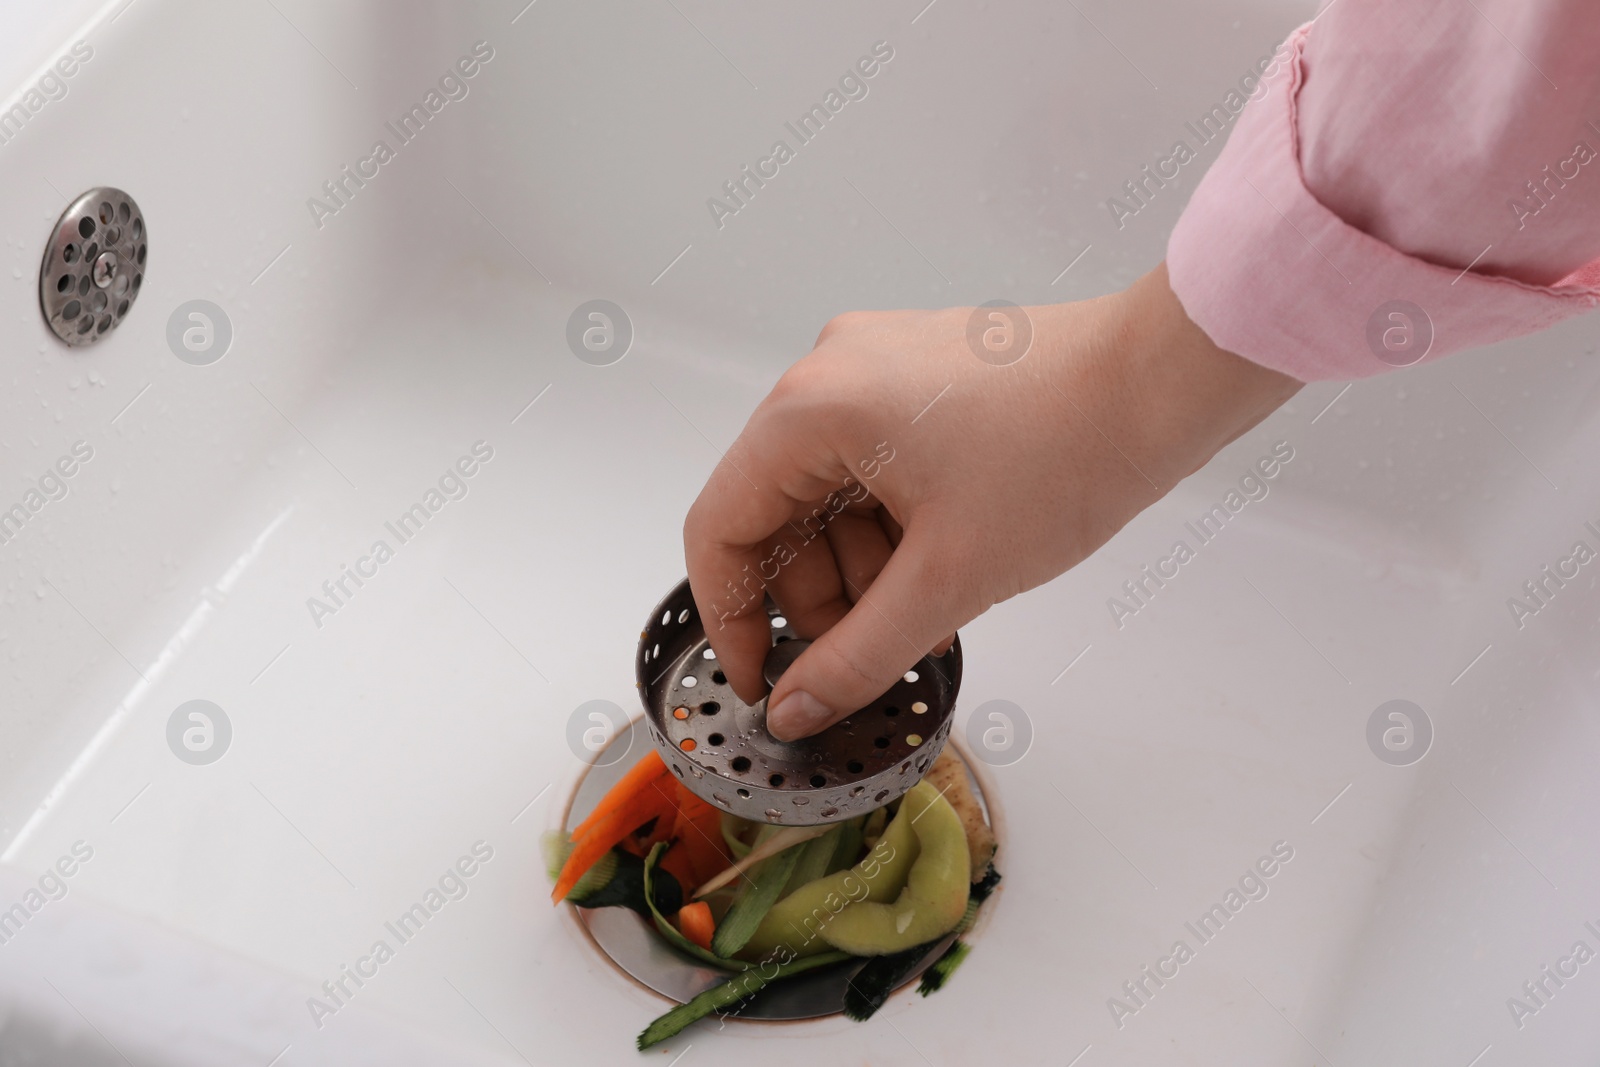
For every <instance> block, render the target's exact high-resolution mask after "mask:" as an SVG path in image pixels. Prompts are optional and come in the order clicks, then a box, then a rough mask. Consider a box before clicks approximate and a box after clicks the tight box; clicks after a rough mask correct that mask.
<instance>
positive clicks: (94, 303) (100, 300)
mask: <svg viewBox="0 0 1600 1067" xmlns="http://www.w3.org/2000/svg"><path fill="white" fill-rule="evenodd" d="M108 299H109V298H108V297H107V296H106V294H105V293H103V292H99V291H96V293H95V294H94V296H93V297H92V298H91V299H90V301H89V307H90V308H92V309H93V310H95V311H104V310H105V307H106V303H107V300H108Z"/></svg>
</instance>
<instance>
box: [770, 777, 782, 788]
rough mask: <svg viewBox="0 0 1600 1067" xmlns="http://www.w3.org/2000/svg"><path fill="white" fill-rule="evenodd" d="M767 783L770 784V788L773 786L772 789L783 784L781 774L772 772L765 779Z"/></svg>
mask: <svg viewBox="0 0 1600 1067" xmlns="http://www.w3.org/2000/svg"><path fill="white" fill-rule="evenodd" d="M767 784H768V785H770V786H772V788H774V789H776V788H778V787H779V786H780V785H782V784H783V775H781V774H774V775H773V776H772V777H770V778H768V779H767Z"/></svg>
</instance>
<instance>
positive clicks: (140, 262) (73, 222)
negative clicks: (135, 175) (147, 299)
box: [39, 186, 147, 347]
mask: <svg viewBox="0 0 1600 1067" xmlns="http://www.w3.org/2000/svg"><path fill="white" fill-rule="evenodd" d="M146 236H147V235H146V233H145V225H144V214H143V213H142V212H140V210H139V205H138V204H136V203H134V200H133V197H131V196H129V195H128V194H127V193H125V192H123V191H122V190H121V189H112V188H110V187H109V186H100V187H98V188H95V189H90V190H89V191H88V192H86V193H84V194H83V195H82V196H80V197H78V198H77V199H76V200H74V201H73V202H72V203H71V204H70V205H68V207H67V210H66V211H65V212H64V213H63V214H62V216H61V218H60V220H59V221H57V222H56V226H55V230H54V231H53V232H52V233H51V235H50V241H49V243H48V244H47V245H46V246H45V250H44V263H43V265H42V266H41V267H40V268H39V307H40V310H42V311H43V312H44V318H45V321H46V322H48V323H49V324H50V329H51V330H52V331H54V332H55V335H56V336H57V337H59V338H61V339H62V340H63V341H65V342H66V343H67V344H69V345H73V346H74V347H82V346H84V345H92V344H94V343H95V342H96V341H98V340H100V339H101V338H102V337H104V336H106V335H107V334H108V333H110V332H111V331H112V330H113V329H115V328H116V327H117V325H118V324H119V323H121V322H122V320H123V319H124V318H125V317H126V316H127V314H128V311H129V309H130V308H132V307H133V302H134V301H135V300H137V299H138V298H139V289H140V288H141V287H142V286H143V285H144V265H145V253H146V250H147V246H146Z"/></svg>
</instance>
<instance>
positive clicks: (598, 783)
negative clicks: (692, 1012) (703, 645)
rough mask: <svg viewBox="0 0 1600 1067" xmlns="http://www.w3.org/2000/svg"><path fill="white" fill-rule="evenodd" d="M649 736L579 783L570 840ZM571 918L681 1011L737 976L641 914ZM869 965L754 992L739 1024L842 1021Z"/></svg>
mask: <svg viewBox="0 0 1600 1067" xmlns="http://www.w3.org/2000/svg"><path fill="white" fill-rule="evenodd" d="M648 729H649V727H648V726H647V725H646V724H645V721H644V720H642V719H635V720H634V721H633V722H631V723H630V724H629V725H628V726H627V728H625V729H622V730H619V731H617V733H616V736H614V737H613V738H612V739H611V742H610V745H608V746H607V747H606V749H603V750H601V751H600V752H599V753H596V758H595V762H593V763H591V764H590V765H589V767H588V769H587V771H586V772H585V773H584V775H583V778H582V779H581V780H580V781H579V782H578V787H577V790H576V791H575V792H574V793H573V795H572V799H571V801H570V802H569V803H568V805H567V810H566V812H565V814H564V815H563V816H562V820H561V827H562V829H563V830H565V831H566V832H569V833H570V832H571V831H572V829H573V828H574V827H575V826H577V824H578V823H579V822H580V821H581V820H582V819H583V817H584V816H585V815H587V814H588V813H589V812H590V811H591V810H593V808H594V806H595V804H596V803H597V802H598V801H599V800H600V798H601V797H603V796H605V794H606V792H607V791H608V790H609V789H610V788H611V787H612V786H613V785H615V784H616V783H617V781H618V780H619V779H621V777H622V776H623V775H624V774H625V773H627V770H628V767H629V765H630V764H631V762H632V761H631V760H628V759H621V760H615V759H613V760H612V762H610V763H609V764H608V763H607V762H606V753H607V751H609V749H610V748H611V747H612V746H618V747H619V748H620V749H621V751H623V752H642V751H644V750H645V745H646V736H647V731H648ZM950 747H951V748H952V749H954V750H955V752H956V754H957V755H958V756H960V757H961V761H962V762H963V763H964V764H966V766H967V768H968V770H969V782H970V784H971V785H972V788H973V795H974V796H975V797H976V798H977V800H978V802H979V803H980V804H981V805H982V806H983V808H984V814H985V816H986V817H987V819H988V822H989V824H990V826H992V827H995V828H996V832H997V833H998V832H999V827H998V826H997V823H996V819H995V810H994V807H993V804H992V802H991V800H990V797H989V796H988V794H987V793H986V792H985V785H986V783H985V781H984V779H983V777H982V776H981V775H979V774H974V773H972V772H971V768H972V767H973V766H974V764H973V762H972V760H971V758H970V757H969V756H968V754H967V753H966V752H965V751H963V750H962V749H961V746H960V744H959V742H957V741H952V742H951V746H950ZM572 912H573V913H574V914H575V915H576V916H577V920H578V923H579V924H580V925H581V926H582V928H583V930H584V931H585V932H586V933H587V934H588V937H589V940H591V941H592V942H593V943H594V945H595V947H596V948H598V949H599V950H600V951H601V952H602V953H603V954H604V955H605V956H606V957H608V958H609V959H610V961H611V962H612V963H613V964H614V965H615V966H616V967H617V968H618V969H619V970H621V971H622V972H623V973H624V974H627V975H628V976H630V977H631V978H633V979H634V980H635V981H637V982H639V983H640V984H641V985H643V986H645V987H646V988H648V989H651V990H654V991H655V992H657V993H659V994H661V995H662V996H664V997H667V998H669V999H671V1000H674V1001H676V1002H678V1003H680V1004H683V1003H687V1002H688V1001H690V1000H692V999H693V998H694V997H696V996H698V995H699V994H701V993H703V992H705V991H706V990H707V989H710V988H712V987H713V986H716V985H719V984H720V983H722V982H723V981H725V980H726V979H727V978H728V976H729V974H730V973H732V972H722V971H719V970H717V969H716V968H714V967H709V966H707V965H705V964H703V963H700V962H698V961H695V960H691V959H690V958H689V957H687V956H684V955H681V954H679V953H678V952H677V950H675V949H673V948H672V947H671V946H670V945H668V944H667V943H666V942H665V941H663V940H662V939H661V936H660V935H659V934H657V933H656V932H655V930H654V929H652V928H651V927H650V926H649V924H648V923H646V922H645V920H644V919H643V918H641V917H640V916H639V915H638V913H636V912H634V911H631V910H629V909H627V908H583V907H574V908H572ZM955 936H956V935H955V934H953V933H952V934H950V935H948V936H946V937H944V938H941V939H940V940H939V941H938V942H936V943H935V944H934V945H933V946H932V947H931V948H930V949H929V950H928V952H927V954H926V955H925V956H924V957H923V958H922V959H921V960H920V961H918V963H917V965H916V966H915V967H913V968H912V969H911V970H910V971H909V972H908V973H907V974H906V976H905V979H904V981H903V982H902V983H901V984H900V985H899V986H897V987H896V988H897V989H903V988H905V986H906V985H910V984H912V983H914V982H915V981H917V979H918V978H920V977H921V976H922V972H923V971H924V970H926V969H927V968H928V967H929V966H931V965H932V964H933V962H934V961H935V960H937V959H938V958H939V957H940V956H941V955H943V954H944V951H945V949H947V948H948V947H949V945H950V943H951V942H952V941H954V940H955ZM968 939H969V940H970V935H969V937H968ZM864 965H865V961H864V960H855V961H850V962H847V963H841V964H838V965H836V966H833V967H824V968H820V969H818V970H816V971H810V972H807V973H805V974H799V975H795V976H793V977H791V978H786V979H785V980H783V981H782V982H776V983H774V984H772V985H770V986H768V987H766V988H765V989H762V990H761V991H760V992H758V993H756V994H755V995H754V996H752V997H751V998H750V999H749V1000H748V1001H747V1002H746V1003H745V1004H744V1005H743V1006H742V1007H740V1008H739V1010H738V1012H737V1018H740V1019H747V1020H762V1021H769V1022H770V1021H783V1020H797V1019H815V1018H820V1017H823V1016H827V1015H836V1014H838V1013H839V1012H841V1011H842V1010H843V1009H844V997H845V992H846V989H847V988H848V986H849V984H850V981H851V979H853V978H854V977H855V975H856V973H857V972H858V971H859V970H860V969H861V967H862V966H864Z"/></svg>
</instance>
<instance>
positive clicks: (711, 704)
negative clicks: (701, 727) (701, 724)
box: [700, 700, 722, 715]
mask: <svg viewBox="0 0 1600 1067" xmlns="http://www.w3.org/2000/svg"><path fill="white" fill-rule="evenodd" d="M721 710H722V705H721V704H718V703H717V702H716V701H715V700H708V701H706V702H705V703H704V704H701V705H700V714H702V715H715V714H716V713H717V712H719V711H721Z"/></svg>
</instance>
